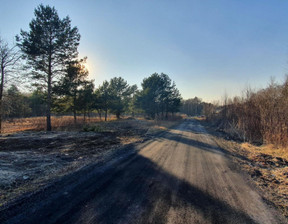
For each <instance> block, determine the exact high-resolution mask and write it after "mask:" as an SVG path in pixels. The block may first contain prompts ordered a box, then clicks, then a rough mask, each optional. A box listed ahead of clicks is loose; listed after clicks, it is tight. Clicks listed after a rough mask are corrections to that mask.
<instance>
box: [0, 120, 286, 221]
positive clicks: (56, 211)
mask: <svg viewBox="0 0 288 224" xmlns="http://www.w3.org/2000/svg"><path fill="white" fill-rule="evenodd" d="M0 222H1V223H22V224H23V223H77V224H78V223H105V224H106V223H123V224H124V223H125V224H126V223H287V220H286V219H284V218H283V217H282V216H281V215H280V214H279V213H278V212H277V211H276V210H274V209H273V208H272V207H270V206H269V205H267V204H266V203H265V202H264V201H263V199H262V197H261V196H260V195H259V193H257V191H256V190H255V189H254V188H253V187H252V186H250V184H249V183H248V181H247V178H246V177H245V175H242V174H241V173H239V171H237V169H236V168H235V167H234V165H233V164H232V162H231V160H230V159H229V156H228V155H227V154H226V153H225V152H223V151H221V150H220V149H219V148H217V146H216V145H215V143H214V142H213V141H212V140H211V138H210V137H209V135H208V134H207V133H206V131H205V129H204V128H203V127H202V126H201V125H199V124H198V123H197V122H196V121H193V120H187V121H185V122H183V123H182V124H181V125H180V126H178V127H176V128H175V129H172V130H171V131H169V132H167V133H165V134H163V135H162V136H159V137H157V138H155V139H153V140H150V141H148V142H145V143H143V144H141V145H138V146H136V147H135V148H134V147H132V148H130V149H127V150H126V151H125V152H123V153H122V154H119V155H118V156H117V158H114V159H112V160H110V161H109V162H108V163H103V164H97V165H93V166H90V167H87V168H86V169H84V170H80V171H79V172H77V173H74V174H73V175H70V176H67V177H65V178H63V179H62V180H61V181H58V182H56V183H55V184H54V185H53V186H51V187H49V188H47V189H46V190H44V191H41V192H39V193H37V194H35V195H32V196H31V197H30V198H29V199H25V200H22V201H20V202H17V203H15V205H11V207H9V209H2V210H1V211H0Z"/></svg>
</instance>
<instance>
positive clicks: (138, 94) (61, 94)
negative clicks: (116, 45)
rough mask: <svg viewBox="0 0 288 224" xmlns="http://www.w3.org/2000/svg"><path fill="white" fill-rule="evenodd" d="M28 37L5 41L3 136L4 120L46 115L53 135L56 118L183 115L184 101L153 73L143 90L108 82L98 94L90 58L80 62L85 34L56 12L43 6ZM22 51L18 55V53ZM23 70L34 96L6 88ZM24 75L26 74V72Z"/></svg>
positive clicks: (0, 103) (0, 62) (0, 93)
mask: <svg viewBox="0 0 288 224" xmlns="http://www.w3.org/2000/svg"><path fill="white" fill-rule="evenodd" d="M34 15H35V18H33V19H32V21H31V22H30V24H29V28H30V30H29V31H23V30H21V32H20V35H17V36H16V41H17V45H16V46H13V47H11V48H10V47H9V46H8V44H7V43H5V42H4V41H3V40H0V66H1V79H0V131H1V122H2V118H5V117H6V118H7V117H12V118H13V117H17V116H18V117H20V116H33V115H34V116H41V115H43V114H45V115H46V118H47V119H46V120H47V131H51V130H52V125H51V114H52V113H71V114H73V116H74V121H75V122H76V121H77V114H83V115H84V118H85V117H86V115H88V114H89V113H90V112H92V111H94V112H95V111H96V112H97V113H98V114H99V116H100V117H101V116H102V114H104V118H105V120H107V114H108V113H109V112H110V113H114V114H115V115H116V117H117V118H120V116H121V115H122V114H123V113H124V112H130V113H131V114H132V115H133V114H134V113H135V112H136V111H142V112H144V113H145V114H146V115H147V116H149V117H151V118H152V119H154V118H155V117H159V116H161V118H165V117H167V116H168V113H174V112H177V111H178V110H179V107H180V102H181V96H180V93H179V91H178V90H177V88H176V86H175V83H172V81H171V79H170V78H169V77H168V75H166V74H163V73H162V74H157V73H154V74H152V75H151V76H150V77H148V78H145V79H144V80H143V82H142V90H137V86H136V85H132V86H131V85H129V84H128V83H127V81H125V80H124V79H123V78H121V77H115V78H112V79H111V80H110V81H104V82H103V84H102V85H100V86H99V87H98V88H95V85H94V80H88V74H89V73H88V70H87V69H86V67H85V62H86V60H87V58H86V57H85V58H82V59H80V58H79V57H78V46H79V43H80V34H79V31H78V29H77V27H72V26H71V20H70V18H69V17H68V16H67V17H65V18H63V19H60V18H59V16H58V13H57V11H56V10H55V8H54V7H50V6H44V5H39V6H38V7H37V8H36V9H35V12H34ZM16 48H18V49H19V51H18V50H17V49H16ZM19 64H21V70H22V77H21V78H23V77H26V78H27V77H28V80H29V82H31V84H32V86H33V87H34V91H33V93H30V94H23V93H21V92H20V90H19V89H18V88H17V87H16V86H15V85H12V86H11V87H10V88H9V89H8V90H5V89H4V86H5V84H6V82H7V80H8V79H9V77H12V75H14V74H15V68H17V66H18V68H19ZM23 71H24V72H23Z"/></svg>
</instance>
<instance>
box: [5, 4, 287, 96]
mask: <svg viewBox="0 0 288 224" xmlns="http://www.w3.org/2000/svg"><path fill="white" fill-rule="evenodd" d="M40 3H43V4H44V5H50V6H55V8H56V10H57V11H58V13H59V15H60V17H61V18H63V17H65V16H67V15H69V16H70V18H71V20H72V24H73V25H74V26H77V27H78V28H79V32H80V34H81V42H80V48H79V51H80V55H81V56H87V57H88V67H89V70H90V78H93V79H95V83H96V86H98V85H99V84H101V83H102V82H103V81H104V80H109V79H110V78H112V77H115V76H122V77H123V78H124V79H126V80H127V81H128V82H129V83H130V84H137V85H138V86H139V87H140V84H141V81H142V80H143V78H145V77H148V76H149V75H151V74H152V73H154V72H158V73H161V72H163V73H166V74H168V75H169V76H170V78H171V79H172V80H173V81H175V82H176V86H177V87H178V89H179V90H180V92H181V94H182V96H183V98H185V99H187V98H192V97H195V96H198V97H200V98H202V99H203V100H205V101H213V100H221V98H222V96H223V95H224V93H225V92H226V93H227V94H228V95H229V96H234V95H241V91H242V90H243V89H244V88H245V87H248V86H251V87H252V88H261V87H265V86H266V84H267V83H268V82H269V80H270V77H272V76H273V77H275V78H276V80H277V81H279V82H282V81H283V80H284V76H285V74H286V73H287V71H288V16H287V11H288V1H286V0H275V1H271V0H250V1H248V0H241V1H239V0H190V1H181V0H179V1H175V0H174V1H172V0H171V1H169V0H166V1H164V0H163V1H162V0H157V1H156V0H154V1H152V0H141V1H137V0H131V1H130V0H121V1H120V0H119V1H118V0H114V1H109V0H105V1H104V0H103V1H100V0H99V1H96V0H95V1H92V0H90V1H89V0H81V1H73V0H61V1H59V0H58V1H52V0H50V1H38V0H27V1H21V0H18V1H15V0H9V1H3V0H0V4H1V14H0V35H1V36H2V37H3V38H4V39H6V40H7V41H9V42H13V38H14V36H15V35H16V34H19V32H20V29H23V30H26V31H27V30H28V27H29V26H28V25H29V22H30V21H31V19H32V18H33V17H34V14H33V13H34V8H35V7H36V6H37V5H39V4H40Z"/></svg>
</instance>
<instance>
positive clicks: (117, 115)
mask: <svg viewBox="0 0 288 224" xmlns="http://www.w3.org/2000/svg"><path fill="white" fill-rule="evenodd" d="M116 118H117V120H119V119H120V113H119V112H117V113H116Z"/></svg>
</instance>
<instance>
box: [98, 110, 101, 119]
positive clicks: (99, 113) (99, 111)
mask: <svg viewBox="0 0 288 224" xmlns="http://www.w3.org/2000/svg"><path fill="white" fill-rule="evenodd" d="M98 115H99V118H100V121H102V114H101V110H98Z"/></svg>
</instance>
